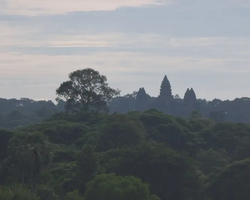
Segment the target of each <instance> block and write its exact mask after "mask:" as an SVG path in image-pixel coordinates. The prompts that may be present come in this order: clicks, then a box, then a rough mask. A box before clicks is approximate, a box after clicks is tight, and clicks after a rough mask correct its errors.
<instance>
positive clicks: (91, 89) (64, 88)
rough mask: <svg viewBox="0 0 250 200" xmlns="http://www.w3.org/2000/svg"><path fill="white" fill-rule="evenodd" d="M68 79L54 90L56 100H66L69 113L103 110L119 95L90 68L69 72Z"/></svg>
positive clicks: (102, 77)
mask: <svg viewBox="0 0 250 200" xmlns="http://www.w3.org/2000/svg"><path fill="white" fill-rule="evenodd" d="M69 79H70V80H68V81H66V82H63V83H62V84H61V85H60V87H59V88H58V89H57V90H56V94H57V95H58V97H57V99H56V100H57V101H60V100H62V99H66V101H67V108H68V110H71V111H72V110H78V109H87V110H90V109H91V110H93V109H100V108H105V107H106V105H107V102H108V101H110V100H111V99H112V98H113V97H114V96H116V95H119V93H120V91H119V90H117V89H112V88H111V87H109V85H108V83H107V77H106V76H103V75H101V74H100V73H99V72H98V71H95V70H93V69H90V68H87V69H82V70H77V71H74V72H71V73H70V74H69Z"/></svg>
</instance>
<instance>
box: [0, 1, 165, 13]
mask: <svg viewBox="0 0 250 200" xmlns="http://www.w3.org/2000/svg"><path fill="white" fill-rule="evenodd" d="M2 1H3V2H2V5H1V4H0V5H1V8H0V12H2V13H4V14H11V15H28V16H32V15H44V14H45V15H47V14H65V13H68V12H77V11H81V12H88V11H100V10H115V9H117V8H119V7H125V6H129V7H136V6H145V5H158V4H162V3H164V1H159V0H126V1H123V0H91V1H88V0H71V1H68V0H43V1H40V0H21V1H20V0H8V1H6V0H2Z"/></svg>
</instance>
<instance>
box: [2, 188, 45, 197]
mask: <svg viewBox="0 0 250 200" xmlns="http://www.w3.org/2000/svg"><path fill="white" fill-rule="evenodd" d="M0 199H1V200H40V197H38V196H37V195H35V194H32V192H31V191H30V190H28V189H26V188H24V187H23V186H20V185H17V186H13V187H2V188H0Z"/></svg>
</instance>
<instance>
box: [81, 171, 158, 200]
mask: <svg viewBox="0 0 250 200" xmlns="http://www.w3.org/2000/svg"><path fill="white" fill-rule="evenodd" d="M84 197H85V199H86V200H99V199H103V200H131V199H136V200H147V199H157V197H156V196H153V197H152V198H150V195H149V189H148V185H147V184H145V183H142V181H141V180H140V179H138V178H135V177H133V176H127V177H121V176H116V175H115V174H102V175H97V176H96V177H95V178H94V179H93V180H92V181H90V182H89V183H88V184H87V190H86V193H85V196H84Z"/></svg>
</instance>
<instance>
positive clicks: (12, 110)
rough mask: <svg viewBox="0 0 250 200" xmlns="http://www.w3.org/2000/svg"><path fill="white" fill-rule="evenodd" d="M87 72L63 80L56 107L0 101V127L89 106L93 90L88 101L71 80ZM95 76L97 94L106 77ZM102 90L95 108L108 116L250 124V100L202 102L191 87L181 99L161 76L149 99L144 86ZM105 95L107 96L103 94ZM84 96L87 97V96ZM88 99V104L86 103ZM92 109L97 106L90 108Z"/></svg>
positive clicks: (31, 102) (22, 101) (51, 104)
mask: <svg viewBox="0 0 250 200" xmlns="http://www.w3.org/2000/svg"><path fill="white" fill-rule="evenodd" d="M91 70H92V69H85V70H78V71H75V72H72V73H71V74H70V76H71V77H69V78H71V79H72V80H73V81H72V80H70V81H66V82H64V83H63V84H62V85H61V87H60V88H58V90H57V93H58V94H60V95H61V96H60V95H59V96H58V99H57V100H58V102H57V103H56V104H54V103H53V102H52V101H34V100H32V99H28V98H21V99H0V127H2V128H9V129H10V128H18V127H21V126H25V125H29V124H34V123H39V122H41V121H43V120H46V119H48V118H49V117H51V116H52V115H54V114H56V113H60V112H63V111H64V110H65V109H66V110H68V111H69V110H72V109H76V107H78V109H79V108H80V107H81V105H82V103H81V101H83V102H84V105H85V106H86V105H87V104H89V103H91V101H93V99H91V98H92V97H94V96H95V94H96V93H95V92H93V91H85V94H84V96H85V97H86V98H89V99H86V98H85V99H84V98H82V97H81V95H80V94H81V92H83V91H81V90H79V91H78V89H77V88H76V87H75V86H74V85H77V84H79V83H77V82H76V81H75V79H79V78H80V76H85V77H88V76H89V75H91V73H94V72H95V71H94V70H92V71H91ZM88 73H89V74H88ZM91 76H92V75H91ZM98 76H100V77H99V79H100V80H101V79H102V80H101V81H100V80H99V81H100V85H99V88H95V89H97V91H98V90H99V91H101V88H100V87H101V86H103V85H104V86H105V84H107V83H106V81H107V78H106V77H105V76H102V75H100V74H99V72H97V73H96V74H94V76H93V77H91V78H93V80H94V79H95V78H97V77H98ZM79 80H80V79H79ZM86 80H87V79H86ZM86 80H84V81H86ZM80 84H81V83H80ZM85 86H87V85H85ZM92 86H93V85H92ZM92 86H91V87H92ZM96 86H97V85H96ZM70 87H71V88H70ZM87 87H90V86H87ZM106 89H107V90H106V91H104V90H103V91H102V93H100V94H99V95H101V96H102V97H104V99H103V100H104V101H105V102H104V101H99V100H98V101H97V103H99V105H98V106H99V108H100V107H102V108H103V106H106V109H105V112H108V113H121V114H125V113H127V112H130V111H140V112H143V111H146V110H148V109H157V110H160V111H162V112H164V113H166V114H170V115H174V116H179V117H189V116H190V115H192V114H193V112H196V113H198V114H199V115H200V116H201V117H203V118H207V119H212V120H214V121H215V122H225V121H229V122H239V123H249V122H250V98H247V97H243V98H236V99H235V100H233V101H229V100H225V101H222V100H220V99H214V100H213V101H206V100H205V99H199V98H197V96H196V93H195V91H194V89H193V88H191V89H189V88H188V89H187V90H186V92H185V94H183V98H181V97H180V95H178V94H176V95H173V92H172V87H171V84H170V81H169V80H168V78H167V76H165V77H164V79H163V81H162V83H161V86H160V89H159V95H158V97H151V96H150V95H149V94H147V92H146V90H145V88H144V87H142V88H140V89H139V90H138V91H135V92H133V93H132V94H127V95H125V96H120V95H118V94H119V90H114V89H112V88H109V87H108V88H106ZM105 92H106V93H107V94H105ZM87 93H88V94H87ZM104 94H105V95H104ZM88 95H89V97H87V96H88ZM96 97H97V96H96ZM77 99H78V100H77ZM79 99H80V100H79ZM88 100H89V101H90V102H89V103H87V101H88ZM77 104H78V105H77ZM96 106H97V105H95V106H94V107H96ZM76 110H77V109H76Z"/></svg>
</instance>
